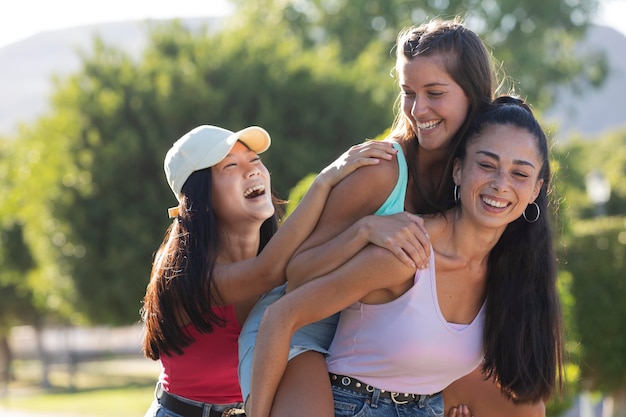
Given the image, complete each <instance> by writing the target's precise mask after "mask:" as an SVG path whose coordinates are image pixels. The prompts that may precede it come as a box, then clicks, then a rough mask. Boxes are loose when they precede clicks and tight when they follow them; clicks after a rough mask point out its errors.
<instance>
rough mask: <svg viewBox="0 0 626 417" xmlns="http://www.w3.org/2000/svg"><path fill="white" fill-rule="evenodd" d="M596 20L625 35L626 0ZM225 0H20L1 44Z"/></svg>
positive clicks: (224, 5)
mask: <svg viewBox="0 0 626 417" xmlns="http://www.w3.org/2000/svg"><path fill="white" fill-rule="evenodd" d="M600 4H601V7H600V11H599V14H598V16H597V18H596V23H598V24H601V25H605V26H610V27H613V28H614V29H616V30H618V31H620V32H622V33H623V34H624V35H626V0H601V3H600ZM231 10H232V7H231V6H230V4H229V2H228V1H227V0H176V1H172V0H92V1H84V0H55V1H49V0H20V1H13V2H11V5H10V7H3V10H2V12H1V13H0V48H1V47H3V46H6V45H8V44H11V43H14V42H17V41H20V40H22V39H25V38H28V37H30V36H32V35H35V34H37V33H40V32H44V31H50V30H58V29H65V28H69V27H74V26H82V25H90V24H94V23H105V22H115V21H124V20H143V19H173V18H186V17H206V16H218V15H225V14H228V13H230V11H231Z"/></svg>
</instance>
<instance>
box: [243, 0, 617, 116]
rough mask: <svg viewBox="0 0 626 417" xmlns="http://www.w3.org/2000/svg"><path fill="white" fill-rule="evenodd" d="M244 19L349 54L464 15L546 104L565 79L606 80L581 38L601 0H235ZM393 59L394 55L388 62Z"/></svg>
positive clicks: (572, 84)
mask: <svg viewBox="0 0 626 417" xmlns="http://www.w3.org/2000/svg"><path fill="white" fill-rule="evenodd" d="M233 3H234V4H236V5H237V6H238V13H237V19H238V21H239V22H241V24H244V25H245V24H252V25H257V24H261V23H264V24H270V25H272V27H275V28H277V29H278V30H280V32H279V33H283V34H285V33H286V34H290V35H291V34H293V35H295V36H297V37H299V38H302V39H304V40H305V42H306V43H305V45H306V46H307V47H308V48H309V47H319V46H320V45H327V44H335V45H339V46H340V48H341V56H342V58H343V59H344V60H347V61H352V60H355V59H357V58H358V57H360V56H362V54H364V53H369V52H368V51H367V47H368V45H369V44H370V43H382V44H383V45H384V49H385V50H387V51H389V50H390V49H391V47H392V46H393V44H394V42H395V37H396V35H397V33H398V31H399V30H400V29H402V28H404V27H407V26H411V25H419V24H421V23H423V22H425V21H427V20H429V19H432V18H435V17H441V18H452V17H454V16H461V17H463V18H464V19H465V21H466V23H467V26H468V27H469V28H470V29H472V30H474V31H475V32H476V33H478V34H479V35H480V36H481V38H483V40H484V41H485V43H486V44H487V45H489V46H490V47H491V48H492V49H493V53H494V56H495V57H496V58H497V60H498V61H499V62H503V63H504V67H505V68H506V72H507V73H508V74H509V75H510V76H511V77H512V79H513V81H514V84H517V88H516V90H517V91H518V94H519V95H521V96H522V97H528V100H529V101H530V102H531V103H533V104H534V105H535V106H536V107H537V108H540V109H546V108H547V107H548V106H549V105H550V104H551V102H552V100H553V99H554V93H555V89H556V87H557V85H564V86H566V87H568V88H573V89H575V90H577V91H580V90H584V89H585V88H588V87H590V86H597V85H600V84H601V83H602V81H603V80H604V78H605V76H606V74H607V72H608V66H607V63H606V59H605V57H604V55H603V53H602V52H600V51H597V50H593V49H587V50H582V49H581V48H580V45H579V44H578V41H579V40H580V39H581V37H582V36H583V35H584V33H585V31H586V28H587V25H589V24H590V23H591V21H592V19H593V17H594V16H595V14H596V12H597V9H598V3H599V2H598V0H553V1H542V0H529V1H525V2H519V1H515V0H498V1H495V0H488V1H485V0H480V1H479V0H428V1H424V2H415V1H412V0H365V1H363V0H233ZM387 65H388V67H391V66H392V65H393V62H390V63H389V64H387Z"/></svg>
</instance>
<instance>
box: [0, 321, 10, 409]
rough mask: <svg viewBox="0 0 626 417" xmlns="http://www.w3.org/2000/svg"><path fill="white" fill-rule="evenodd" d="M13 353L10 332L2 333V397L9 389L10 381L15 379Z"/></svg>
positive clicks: (0, 363) (0, 343)
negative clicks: (12, 366) (12, 365)
mask: <svg viewBox="0 0 626 417" xmlns="http://www.w3.org/2000/svg"><path fill="white" fill-rule="evenodd" d="M12 363H13V354H12V352H11V346H9V333H7V334H4V333H2V334H1V335H0V384H1V386H0V397H3V396H5V395H6V393H7V392H8V390H9V383H10V382H11V380H12V379H13V370H12V368H11V364H12Z"/></svg>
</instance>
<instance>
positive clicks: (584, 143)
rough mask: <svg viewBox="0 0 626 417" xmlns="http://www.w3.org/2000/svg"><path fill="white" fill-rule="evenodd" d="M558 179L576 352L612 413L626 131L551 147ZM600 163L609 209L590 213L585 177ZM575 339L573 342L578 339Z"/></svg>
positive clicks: (621, 320) (620, 370)
mask: <svg viewBox="0 0 626 417" xmlns="http://www.w3.org/2000/svg"><path fill="white" fill-rule="evenodd" d="M555 155H556V158H557V161H558V167H559V169H558V176H557V183H558V184H559V193H560V195H561V196H562V199H563V202H564V203H563V204H561V208H562V213H563V214H564V215H565V217H566V218H567V223H566V224H567V227H566V228H565V229H564V234H563V236H562V238H561V241H560V245H559V251H560V255H559V256H560V258H561V259H562V261H563V262H562V267H563V269H565V270H566V271H567V272H568V274H569V275H571V285H570V288H571V294H572V297H573V299H574V302H573V306H572V307H571V314H572V320H571V324H572V325H573V326H574V328H573V329H572V330H573V334H574V337H573V338H571V339H570V342H571V344H572V345H576V349H575V354H574V356H575V359H577V361H578V365H579V368H580V373H581V378H582V380H581V385H582V386H583V387H585V388H586V389H590V390H598V391H601V392H603V393H605V394H609V395H611V396H613V398H614V401H615V405H614V411H615V414H614V415H616V416H618V415H623V414H620V413H623V411H624V410H626V378H625V375H626V358H625V357H624V352H626V337H625V336H624V334H623V331H622V330H623V329H624V328H625V327H626V307H625V305H624V303H623V300H624V298H625V297H626V282H625V281H624V277H625V276H626V253H625V252H626V232H625V231H624V230H626V187H624V185H623V184H622V182H623V181H622V179H623V178H624V176H625V175H626V131H621V132H614V133H612V134H609V135H606V136H604V137H602V138H595V139H593V140H583V139H582V138H574V139H572V140H571V141H568V142H566V143H565V144H563V145H562V146H560V147H558V148H556V150H555ZM597 169H600V170H601V171H602V172H603V174H604V175H605V176H606V178H607V179H608V181H609V183H610V184H611V195H610V200H609V202H608V203H607V204H606V214H607V216H603V217H594V216H595V214H594V207H593V203H592V202H591V201H590V199H589V197H588V196H587V193H586V189H585V177H586V175H587V174H588V173H589V172H591V171H592V170H597ZM576 342H578V343H576Z"/></svg>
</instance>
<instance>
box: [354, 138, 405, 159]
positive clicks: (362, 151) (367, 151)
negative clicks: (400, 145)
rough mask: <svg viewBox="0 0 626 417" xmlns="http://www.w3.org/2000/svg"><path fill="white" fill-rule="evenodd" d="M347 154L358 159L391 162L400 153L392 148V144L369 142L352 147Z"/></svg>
mask: <svg viewBox="0 0 626 417" xmlns="http://www.w3.org/2000/svg"><path fill="white" fill-rule="evenodd" d="M346 153H347V154H348V156H351V157H352V156H354V157H356V158H366V159H368V158H374V159H387V160H391V159H392V158H393V157H394V155H395V154H397V153H398V151H397V150H396V149H395V148H394V147H393V146H392V144H391V142H381V141H376V140H369V141H367V142H364V143H360V144H358V145H354V146H352V147H351V148H350V149H349V150H348V152H346Z"/></svg>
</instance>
